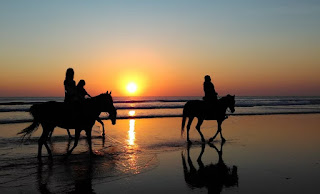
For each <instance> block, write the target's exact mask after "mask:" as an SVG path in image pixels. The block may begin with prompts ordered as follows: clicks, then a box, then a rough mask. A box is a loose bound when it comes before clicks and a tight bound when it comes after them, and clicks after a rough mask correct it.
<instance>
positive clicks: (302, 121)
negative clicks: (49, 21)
mask: <svg viewBox="0 0 320 194" xmlns="http://www.w3.org/2000/svg"><path fill="white" fill-rule="evenodd" d="M29 124H30V123H16V124H2V125H0V131H1V134H0V143H1V148H0V155H1V163H0V165H1V174H0V192H1V193H79V192H80V193H81V192H82V193H141V192H144V193H151V192H152V193H166V192H167V193H302V192H303V193H319V192H320V187H319V184H318V183H319V178H318V177H319V175H320V141H319V137H320V130H319V125H320V114H294V115H263V116H259V115H255V116H230V117H229V118H228V119H227V120H226V121H225V122H224V123H223V125H222V132H223V136H224V137H225V138H226V140H227V141H226V142H225V143H224V144H222V142H221V141H220V137H219V136H218V137H217V139H216V140H215V141H214V142H213V143H212V144H208V143H207V142H206V143H205V144H202V142H201V140H200V136H199V134H198V132H197V131H196V130H195V129H194V127H195V125H196V122H194V123H193V124H192V127H191V130H190V138H191V141H192V145H190V146H188V144H187V143H186V134H185V133H184V135H183V137H182V138H181V136H180V132H181V118H179V117H177V118H151V119H119V120H117V124H116V125H111V122H110V121H109V120H104V124H105V127H106V134H107V135H106V139H105V141H103V139H102V138H101V126H100V124H99V123H96V124H95V126H94V127H93V133H92V134H93V149H94V152H95V153H96V156H95V157H90V156H89V152H88V147H87V143H86V140H85V135H84V132H82V138H81V140H80V141H79V145H78V147H76V149H75V150H74V152H73V153H72V155H71V156H69V157H66V156H65V155H64V154H65V153H66V150H67V149H68V146H70V145H73V140H71V141H69V140H68V136H67V133H66V130H64V129H60V128H56V129H55V131H54V134H53V137H52V139H51V143H50V147H51V148H52V150H53V160H52V161H51V160H49V159H48V158H47V153H46V150H45V149H43V150H42V153H43V157H42V163H39V162H38V161H37V158H36V155H37V139H38V137H39V135H40V133H41V131H42V129H41V127H40V128H39V129H38V131H37V132H35V133H34V134H33V136H32V137H31V139H30V141H28V142H26V143H23V144H21V143H20V141H19V140H20V139H19V137H18V136H17V135H16V133H17V132H19V131H20V130H21V129H23V128H24V127H26V126H28V125H29ZM216 128H217V124H216V122H215V121H205V122H204V124H203V125H202V128H201V129H202V130H201V131H202V132H203V134H204V136H205V138H206V140H208V139H209V138H210V137H212V135H213V134H214V133H215V130H216ZM71 133H72V134H73V131H72V130H71ZM221 150H222V151H221ZM200 155H201V157H199V156H200ZM219 155H220V158H219ZM199 158H200V159H199Z"/></svg>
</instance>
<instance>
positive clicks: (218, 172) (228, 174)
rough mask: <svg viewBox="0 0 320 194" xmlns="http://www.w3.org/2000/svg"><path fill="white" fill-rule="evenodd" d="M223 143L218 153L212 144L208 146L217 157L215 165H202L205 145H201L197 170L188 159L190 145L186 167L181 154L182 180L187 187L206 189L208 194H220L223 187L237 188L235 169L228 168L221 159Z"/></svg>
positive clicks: (234, 167)
mask: <svg viewBox="0 0 320 194" xmlns="http://www.w3.org/2000/svg"><path fill="white" fill-rule="evenodd" d="M223 144H224V143H221V148H220V151H219V150H218V149H217V148H216V146H214V145H213V144H211V143H210V144H209V145H210V147H212V148H214V149H215V150H216V151H217V153H218V155H219V160H218V163H216V164H212V163H211V164H209V165H206V166H205V165H204V164H203V163H202V160H201V158H202V155H203V153H204V149H205V144H202V149H201V153H200V155H199V157H198V159H197V162H198V164H199V169H198V170H197V169H196V168H195V167H194V165H193V163H192V160H191V158H190V145H189V146H188V165H189V169H188V166H187V162H186V159H185V156H184V155H183V154H181V157H182V165H183V172H184V179H185V181H186V183H187V184H188V186H190V187H191V188H194V187H196V188H202V187H206V188H208V193H220V192H221V191H222V188H223V186H225V187H232V186H238V173H237V167H236V166H233V167H232V168H229V167H228V166H227V165H226V164H225V163H224V161H223V159H222V146H223Z"/></svg>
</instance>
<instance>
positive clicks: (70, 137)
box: [67, 129, 72, 139]
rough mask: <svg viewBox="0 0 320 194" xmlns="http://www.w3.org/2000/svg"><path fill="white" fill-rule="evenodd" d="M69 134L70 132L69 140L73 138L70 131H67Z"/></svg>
mask: <svg viewBox="0 0 320 194" xmlns="http://www.w3.org/2000/svg"><path fill="white" fill-rule="evenodd" d="M67 132H68V136H69V139H72V136H71V133H70V130H69V129H67Z"/></svg>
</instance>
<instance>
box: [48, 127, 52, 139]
mask: <svg viewBox="0 0 320 194" xmlns="http://www.w3.org/2000/svg"><path fill="white" fill-rule="evenodd" d="M52 134H53V129H52V130H51V131H50V132H49V135H48V139H49V140H51V137H52Z"/></svg>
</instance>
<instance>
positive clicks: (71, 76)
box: [66, 68, 74, 80]
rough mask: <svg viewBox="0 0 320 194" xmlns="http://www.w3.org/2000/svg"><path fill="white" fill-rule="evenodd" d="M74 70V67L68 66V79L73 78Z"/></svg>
mask: <svg viewBox="0 0 320 194" xmlns="http://www.w3.org/2000/svg"><path fill="white" fill-rule="evenodd" d="M73 76H74V71H73V69H72V68H68V69H67V72H66V80H73Z"/></svg>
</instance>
